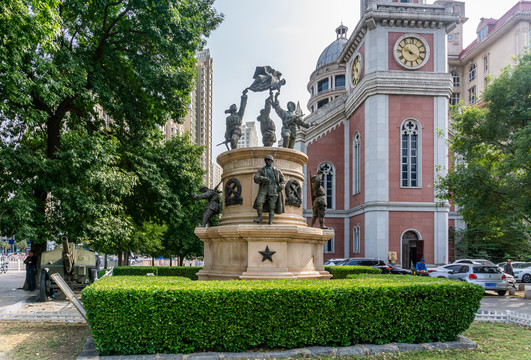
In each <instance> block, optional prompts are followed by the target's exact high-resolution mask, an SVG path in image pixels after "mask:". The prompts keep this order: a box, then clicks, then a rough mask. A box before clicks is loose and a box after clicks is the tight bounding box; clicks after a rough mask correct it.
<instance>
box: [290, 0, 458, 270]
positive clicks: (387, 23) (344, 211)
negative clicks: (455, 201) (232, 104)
mask: <svg viewBox="0 0 531 360" xmlns="http://www.w3.org/2000/svg"><path fill="white" fill-rule="evenodd" d="M360 3H361V9H362V12H361V20H360V22H359V23H358V24H357V26H356V28H355V29H354V32H353V33H352V34H351V36H350V38H349V39H348V41H347V42H346V44H345V45H344V46H343V49H342V51H341V53H340V55H339V57H338V58H337V61H336V62H335V65H336V66H339V67H342V68H345V78H346V80H347V81H346V82H345V83H346V84H345V93H344V94H343V95H342V96H339V97H337V98H335V99H334V100H333V101H332V102H330V103H329V104H326V105H325V106H323V107H322V108H319V109H313V108H312V109H311V110H312V111H313V112H312V114H311V115H310V116H309V117H308V118H307V119H306V121H311V122H315V123H317V126H314V127H311V128H310V129H307V130H305V131H304V132H302V133H301V136H300V138H299V140H300V141H301V144H300V148H301V150H303V151H305V152H306V153H307V154H308V157H309V159H310V162H309V164H308V169H309V171H311V172H312V173H314V172H316V171H317V169H318V168H321V169H323V170H326V171H327V172H328V173H326V172H325V176H324V178H325V180H324V181H325V182H324V184H323V185H324V187H325V190H326V191H327V195H328V197H329V198H328V199H327V202H328V204H329V209H328V210H327V224H328V226H331V227H333V228H334V230H335V234H336V237H335V239H333V240H332V241H334V243H333V244H331V246H329V247H328V249H327V248H326V247H325V258H332V257H335V258H337V257H357V256H359V257H374V258H379V259H382V260H385V261H390V260H394V261H396V262H397V263H398V264H400V265H401V266H402V267H403V268H409V267H411V266H412V265H414V263H416V262H417V261H419V260H420V259H421V258H425V259H426V261H427V263H429V264H442V263H446V262H447V261H448V212H449V207H448V206H447V204H444V203H441V202H440V201H439V199H437V197H436V194H435V192H434V183H435V181H436V179H437V177H438V176H440V175H444V174H445V169H446V168H447V165H448V149H447V146H446V139H447V133H448V130H447V129H448V99H449V97H450V94H451V91H452V82H451V78H450V75H449V74H448V69H447V45H446V44H447V41H446V38H447V33H449V32H450V31H452V29H453V28H454V27H455V26H456V25H457V24H458V23H459V16H458V15H457V14H454V13H453V12H452V6H451V4H450V5H449V4H448V3H449V2H448V1H444V2H438V1H436V2H435V4H433V5H427V4H424V1H423V0H409V1H405V0H394V1H391V0H387V1H385V0H379V1H376V0H361V2H360ZM450 3H451V2H450ZM316 72H317V70H316ZM312 76H314V75H312ZM317 95H318V94H317ZM312 96H314V94H313V93H312ZM310 101H311V100H310ZM327 174H328V175H327ZM306 207H307V209H308V214H309V217H311V213H310V212H309V210H310V208H311V204H309V202H308V201H306ZM327 250H328V253H329V254H327Z"/></svg>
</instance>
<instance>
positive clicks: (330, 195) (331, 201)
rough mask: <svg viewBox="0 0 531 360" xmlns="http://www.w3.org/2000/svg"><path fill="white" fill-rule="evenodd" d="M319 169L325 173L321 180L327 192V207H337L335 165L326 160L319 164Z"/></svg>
mask: <svg viewBox="0 0 531 360" xmlns="http://www.w3.org/2000/svg"><path fill="white" fill-rule="evenodd" d="M319 169H320V170H321V171H322V173H323V178H322V181H321V185H323V188H324V190H325V194H326V208H327V209H335V207H336V199H335V198H336V189H335V187H336V186H335V185H336V183H335V182H336V179H335V176H334V175H335V172H336V171H335V169H334V165H332V164H331V163H328V162H325V163H322V164H321V165H319Z"/></svg>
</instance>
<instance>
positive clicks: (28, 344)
mask: <svg viewBox="0 0 531 360" xmlns="http://www.w3.org/2000/svg"><path fill="white" fill-rule="evenodd" d="M88 334H89V329H88V326H87V325H86V324H63V323H38V322H0V359H8V360H26V359H28V360H30V359H31V360H34V359H39V360H59V359H61V360H63V359H65V360H66V359H75V358H76V357H77V355H78V354H79V353H80V352H81V351H82V350H83V345H84V344H85V341H87V336H88Z"/></svg>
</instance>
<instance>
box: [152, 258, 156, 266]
mask: <svg viewBox="0 0 531 360" xmlns="http://www.w3.org/2000/svg"><path fill="white" fill-rule="evenodd" d="M151 266H155V258H154V257H152V258H151Z"/></svg>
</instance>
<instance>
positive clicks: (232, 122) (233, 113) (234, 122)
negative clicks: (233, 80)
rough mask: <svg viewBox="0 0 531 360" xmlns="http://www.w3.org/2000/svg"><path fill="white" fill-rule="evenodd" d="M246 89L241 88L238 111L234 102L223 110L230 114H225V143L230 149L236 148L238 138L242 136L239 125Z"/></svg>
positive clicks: (245, 102)
mask: <svg viewBox="0 0 531 360" xmlns="http://www.w3.org/2000/svg"><path fill="white" fill-rule="evenodd" d="M247 91H248V90H247V89H245V90H243V94H242V99H241V102H240V111H238V108H237V107H236V104H232V105H231V106H230V108H229V109H228V110H225V114H230V115H229V116H227V122H226V124H227V129H226V131H225V144H228V143H230V147H231V149H236V148H237V147H238V140H240V136H242V129H241V126H242V119H243V114H244V113H245V107H246V106H247ZM220 145H221V144H220ZM227 148H228V145H227Z"/></svg>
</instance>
